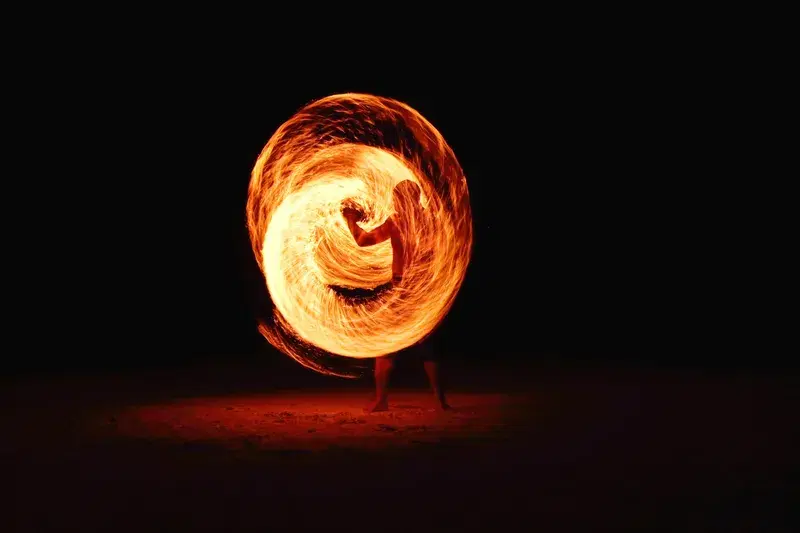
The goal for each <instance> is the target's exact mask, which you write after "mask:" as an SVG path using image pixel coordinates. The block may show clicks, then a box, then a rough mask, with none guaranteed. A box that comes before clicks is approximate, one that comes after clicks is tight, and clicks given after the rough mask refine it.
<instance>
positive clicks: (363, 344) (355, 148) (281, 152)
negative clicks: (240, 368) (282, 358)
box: [247, 94, 472, 377]
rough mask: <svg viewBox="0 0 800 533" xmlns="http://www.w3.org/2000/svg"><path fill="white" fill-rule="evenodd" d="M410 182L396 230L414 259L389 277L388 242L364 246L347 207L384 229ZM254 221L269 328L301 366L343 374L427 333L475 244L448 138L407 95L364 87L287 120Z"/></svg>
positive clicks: (253, 185)
mask: <svg viewBox="0 0 800 533" xmlns="http://www.w3.org/2000/svg"><path fill="white" fill-rule="evenodd" d="M407 180H408V181H411V182H414V183H416V184H417V185H418V186H419V190H420V192H421V193H420V199H419V202H418V204H419V205H420V209H417V210H415V211H414V214H413V216H411V217H410V218H409V217H408V216H407V217H406V219H407V220H408V223H406V224H403V225H402V227H401V229H400V230H399V231H400V233H401V238H402V241H403V242H404V243H405V244H406V246H405V248H406V257H405V269H404V272H403V277H402V281H400V282H399V283H395V284H389V283H388V282H390V280H392V254H393V252H392V245H391V243H390V241H389V240H386V241H384V242H381V243H378V244H375V245H373V246H365V247H359V245H358V244H357V243H356V240H355V239H354V237H353V235H352V234H351V231H350V229H349V228H348V224H347V221H346V220H345V218H344V216H343V214H342V211H343V207H345V206H349V207H352V208H354V209H356V211H357V212H360V213H362V214H363V217H362V218H361V220H360V221H359V222H358V224H359V225H360V227H361V228H362V229H364V230H367V231H369V230H372V229H374V228H377V227H378V226H380V225H381V224H382V223H383V222H385V221H386V220H387V218H389V217H391V216H392V215H395V214H396V213H397V211H398V206H397V205H395V204H396V203H397V200H396V199H395V198H396V197H395V196H394V195H393V191H394V189H395V186H396V185H397V184H399V183H401V182H403V181H407ZM247 224H248V229H249V232H250V239H251V243H252V246H253V252H254V253H255V255H256V258H257V260H258V264H259V266H260V268H261V271H262V273H263V274H264V279H265V280H266V287H267V290H268V291H269V295H270V298H271V300H272V304H273V306H274V310H273V316H272V317H271V318H270V319H269V320H265V321H263V322H262V323H261V324H260V327H259V329H260V331H261V333H262V334H263V335H264V336H265V337H266V339H267V340H268V341H269V342H270V343H271V344H272V345H273V346H275V347H276V348H278V349H279V350H280V351H282V352H284V353H285V354H287V355H289V356H290V357H292V358H293V359H295V360H296V361H297V362H299V363H300V364H302V365H304V366H306V367H308V368H311V369H313V370H316V371H318V372H321V373H324V374H331V375H339V376H343V377H353V376H355V375H358V373H359V371H360V367H361V366H363V365H359V362H361V363H363V362H364V360H365V359H369V358H374V357H380V356H382V355H386V354H388V353H392V352H396V351H399V350H402V349H404V348H407V347H409V346H411V345H413V344H415V343H417V342H419V341H421V340H422V339H424V338H425V337H426V336H428V335H429V334H430V333H431V332H432V331H433V330H434V329H435V328H436V327H437V325H438V324H439V323H440V322H441V321H442V319H443V318H444V317H445V315H446V314H447V313H448V311H449V310H450V308H451V306H452V304H453V301H454V299H455V297H456V294H457V293H458V290H459V288H460V287H461V285H462V282H463V280H464V275H465V273H466V270H467V265H468V263H469V260H470V256H471V252H472V214H471V209H470V203H469V192H468V189H467V181H466V178H465V177H464V173H463V171H462V169H461V166H460V165H459V163H458V161H457V159H456V157H455V154H454V153H453V151H452V150H451V148H450V147H449V146H448V144H447V143H446V142H445V140H444V138H443V137H442V135H441V134H440V133H439V132H438V131H437V130H436V128H434V127H433V125H432V124H431V123H430V122H428V121H427V120H426V119H425V118H424V117H422V116H421V115H420V114H419V113H418V112H417V111H415V110H414V109H412V108H411V107H409V106H408V105H406V104H403V103H401V102H398V101H396V100H392V99H388V98H382V97H378V96H372V95H365V94H340V95H334V96H329V97H327V98H323V99H321V100H318V101H315V102H313V103H311V104H309V105H307V106H305V107H304V108H302V109H301V110H300V111H298V112H297V113H296V114H295V115H294V116H292V117H291V118H290V119H289V120H288V121H287V122H285V123H284V124H283V125H282V126H281V127H280V128H278V130H277V131H276V132H275V134H274V135H273V136H272V137H271V138H270V140H269V142H267V144H266V146H265V147H264V149H263V150H262V152H261V154H260V155H259V157H258V160H257V161H256V164H255V166H254V168H253V171H252V175H251V179H250V187H249V192H248V201H247Z"/></svg>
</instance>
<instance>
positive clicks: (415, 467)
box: [0, 369, 798, 532]
mask: <svg viewBox="0 0 800 533" xmlns="http://www.w3.org/2000/svg"><path fill="white" fill-rule="evenodd" d="M217 375H218V376H224V379H222V378H221V377H220V378H219V380H220V381H219V382H220V383H221V382H222V381H224V382H225V386H224V387H214V386H209V385H208V384H209V383H212V384H213V383H214V374H211V375H205V376H204V377H203V379H202V380H198V381H197V382H193V380H192V378H191V377H187V376H185V375H184V376H182V377H181V379H180V380H178V381H176V380H174V379H171V378H170V377H168V376H159V377H153V376H133V375H131V376H126V377H124V378H123V377H120V376H116V377H112V376H92V377H70V378H62V379H58V380H52V379H51V380H29V381H26V382H24V383H21V382H20V383H14V384H6V385H5V386H4V388H3V389H2V390H3V397H2V400H3V401H2V416H3V439H2V442H0V458H2V469H3V471H4V475H3V478H4V479H5V480H6V481H7V485H6V489H7V490H8V491H9V494H8V496H6V497H5V498H3V501H4V507H5V509H4V510H3V512H2V517H0V530H2V531H5V532H16V531H20V532H22V531H25V532H27V531H82V532H89V531H120V532H126V531H171V532H178V531H348V532H352V531H362V530H364V531H366V530H370V531H415V530H417V531H506V530H509V529H513V530H514V531H516V530H529V531H534V530H535V531H554V532H558V531H620V530H638V531H685V532H693V531H769V532H773V531H774V532H778V531H790V530H791V528H790V527H789V522H788V520H789V518H788V517H789V509H790V506H791V502H790V499H789V494H790V490H791V487H793V486H794V487H796V483H797V477H796V475H794V474H793V473H792V472H793V469H796V467H797V466H798V465H797V456H796V449H797V446H796V445H797V438H796V437H795V435H794V434H795V431H794V430H793V429H792V427H793V426H792V423H791V420H792V416H794V408H793V407H792V406H793V405H794V403H793V402H792V398H794V397H795V394H796V392H795V391H796V390H797V389H796V385H797V380H796V379H794V378H793V377H790V376H789V377H787V376H785V375H784V376H776V375H772V376H765V375H760V376H748V375H742V374H735V375H723V376H719V375H718V376H706V375H702V374H698V373H696V372H695V373H686V372H679V371H669V372H661V371H655V370H652V371H643V370H641V369H640V370H625V371H621V370H602V371H601V370H597V369H595V370H592V371H577V370H575V369H571V370H564V371H558V372H550V373H541V372H540V373H538V374H537V375H536V376H535V377H534V376H531V377H530V378H529V379H521V378H520V376H515V378H517V379H516V381H515V383H517V385H519V384H520V383H522V386H516V387H510V386H501V385H499V384H497V385H496V386H495V387H494V388H495V390H487V389H491V388H492V387H478V388H476V387H470V386H464V387H461V388H459V387H458V383H454V392H453V393H452V395H451V403H452V404H453V406H454V407H455V409H454V411H453V412H450V413H441V412H438V411H436V410H435V409H434V404H433V399H432V398H431V397H430V395H429V394H428V393H427V392H426V391H424V390H423V389H420V388H414V389H402V390H396V391H395V392H394V394H393V395H392V398H391V408H392V409H391V411H389V412H388V413H381V414H372V415H365V414H364V413H363V412H362V411H361V408H362V407H363V406H364V404H365V403H366V401H367V400H368V399H369V397H370V394H371V392H370V390H369V388H368V385H369V383H368V382H366V383H359V384H355V385H353V384H350V385H348V386H342V387H337V386H331V382H327V381H324V380H322V381H316V382H315V383H314V384H313V385H311V386H308V387H301V388H296V387H293V388H287V389H281V388H268V389H266V390H263V391H259V390H257V388H258V387H257V386H253V380H252V379H250V380H248V379H244V378H242V379H241V382H240V383H241V384H240V385H237V382H236V380H235V379H234V378H233V377H232V376H231V374H224V373H219V374H217ZM466 381H468V380H465V382H466ZM479 381H480V376H478V377H477V378H476V379H473V380H472V381H471V382H472V383H475V382H479ZM201 382H202V385H201ZM320 383H324V384H326V385H327V386H326V387H320V386H319V384H320ZM336 383H337V382H333V384H336ZM478 389H480V390H478ZM795 421H796V420H795Z"/></svg>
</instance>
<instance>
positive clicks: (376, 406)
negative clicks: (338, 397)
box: [364, 400, 389, 413]
mask: <svg viewBox="0 0 800 533" xmlns="http://www.w3.org/2000/svg"><path fill="white" fill-rule="evenodd" d="M388 410H389V402H388V400H375V401H374V402H371V403H370V404H369V405H367V406H366V407H365V408H364V412H365V413H380V412H381V411H388Z"/></svg>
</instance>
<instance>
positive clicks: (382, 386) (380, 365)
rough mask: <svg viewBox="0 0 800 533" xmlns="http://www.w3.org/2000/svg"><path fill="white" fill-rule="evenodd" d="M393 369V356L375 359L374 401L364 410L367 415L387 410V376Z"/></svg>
mask: <svg viewBox="0 0 800 533" xmlns="http://www.w3.org/2000/svg"><path fill="white" fill-rule="evenodd" d="M392 368H394V355H386V356H384V357H378V358H377V359H375V401H373V402H372V403H370V404H369V405H368V406H367V407H365V408H364V411H366V412H367V413H375V412H378V411H388V410H389V376H390V375H391V373H392Z"/></svg>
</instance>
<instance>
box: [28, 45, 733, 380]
mask: <svg viewBox="0 0 800 533" xmlns="http://www.w3.org/2000/svg"><path fill="white" fill-rule="evenodd" d="M564 54H565V55H564V56H560V57H558V58H551V59H549V60H542V59H541V58H539V59H537V60H535V61H531V62H530V64H529V67H527V68H525V67H524V62H521V63H518V67H517V68H516V69H515V70H514V73H513V74H510V73H509V72H504V69H503V68H500V67H496V68H494V69H491V70H490V69H488V68H486V69H477V67H475V66H474V65H473V66H469V65H465V66H463V67H460V68H459V67H458V65H457V64H456V65H454V66H453V69H452V72H442V71H436V72H437V74H436V75H429V74H424V73H421V72H420V73H405V75H395V76H393V75H389V74H387V73H384V75H382V76H376V75H371V74H366V73H358V72H348V71H345V72H338V73H337V74H336V75H333V76H332V75H330V73H329V69H321V70H319V71H315V70H314V69H308V70H307V71H305V72H303V73H302V74H297V73H295V72H292V73H289V72H286V73H283V72H281V71H280V69H276V70H272V71H269V70H267V69H263V70H260V69H259V68H257V64H256V63H245V64H236V63H235V62H230V61H228V60H226V58H225V57H224V56H222V57H213V56H205V55H203V54H197V55H193V54H188V53H183V52H179V51H171V52H170V53H163V54H157V55H156V56H153V55H152V54H146V55H144V56H140V55H139V53H138V52H132V53H130V54H129V56H126V57H119V58H117V60H116V61H115V62H113V64H111V63H99V62H96V61H88V62H84V63H81V62H77V63H69V62H67V61H63V62H59V65H60V66H61V67H60V68H61V72H62V73H63V74H64V75H63V76H61V77H59V78H58V79H59V80H61V81H59V82H58V83H57V84H52V85H50V86H49V88H47V89H41V92H40V93H37V94H38V96H37V98H38V104H37V105H40V107H42V106H41V104H43V103H44V104H45V105H44V106H43V107H45V108H46V109H47V112H46V113H42V115H43V116H44V117H43V118H42V119H41V121H40V122H39V123H38V124H39V128H38V129H39V134H41V133H42V131H45V132H46V133H47V134H49V135H47V136H49V137H51V138H60V139H62V141H61V144H62V147H61V148H59V149H56V148H53V150H54V151H58V150H63V152H64V153H63V157H60V155H57V157H56V158H55V160H56V161H57V163H54V164H53V168H54V169H57V176H58V178H59V182H60V187H62V188H63V192H64V195H65V196H64V200H65V201H64V203H63V205H62V206H61V208H60V209H59V210H57V212H58V213H61V212H64V213H65V214H64V215H63V217H62V218H61V220H59V221H57V222H55V224H54V227H51V228H49V230H50V231H51V232H54V233H56V234H57V235H58V236H57V237H56V238H55V239H54V241H55V242H54V244H52V247H53V249H52V252H48V253H47V255H48V256H49V259H48V261H49V262H53V263H54V264H57V265H58V266H57V267H56V266H53V267H43V268H45V270H46V273H45V274H43V275H42V276H40V278H41V279H40V281H39V284H38V286H40V287H42V288H44V291H42V293H43V294H44V296H42V297H41V298H39V299H38V300H36V301H30V302H28V306H27V307H26V308H27V309H29V311H27V313H28V315H29V316H30V317H32V318H33V320H32V321H29V322H32V323H33V324H34V326H33V327H32V328H31V333H30V334H28V338H29V340H30V341H31V342H32V343H33V345H34V346H37V345H41V346H44V345H45V344H47V345H50V344H52V345H56V346H60V347H63V349H64V351H65V352H69V353H71V354H72V355H70V356H69V357H68V358H66V357H65V358H64V359H65V360H67V359H68V360H69V361H70V362H69V363H65V362H64V361H63V360H62V361H61V363H60V364H61V365H66V366H69V365H71V364H78V363H80V364H93V363H94V362H97V361H99V362H103V364H112V365H113V364H114V363H109V362H110V361H121V362H125V363H126V364H127V363H128V362H132V361H136V362H147V363H148V364H150V363H155V364H160V363H161V362H162V361H163V362H170V361H183V360H191V359H192V358H194V357H199V356H201V355H203V356H209V355H211V356H213V355H214V354H247V353H252V352H255V351H259V350H266V349H268V348H266V347H265V342H264V341H263V339H261V337H260V336H259V335H258V333H257V332H256V330H255V319H256V312H257V311H256V310H257V309H258V305H259V296H260V295H259V292H260V291H263V286H262V285H261V281H260V278H259V273H258V271H257V267H256V264H255V260H254V258H253V257H252V255H251V252H250V248H249V243H248V241H247V230H246V228H245V224H244V206H245V200H246V188H247V184H248V180H249V172H250V169H251V167H252V165H253V163H254V161H255V158H256V156H257V155H258V153H259V151H260V149H261V148H262V146H263V145H264V144H265V143H266V141H267V140H268V139H269V137H270V136H271V134H272V133H273V132H274V131H275V129H276V128H277V127H278V126H279V125H280V124H281V123H282V122H283V121H284V120H286V119H287V118H288V117H289V116H290V115H291V114H292V113H293V112H294V111H296V110H297V109H298V108H299V107H301V106H302V105H303V104H305V103H307V102H308V101H310V100H312V99H315V98H319V97H323V96H326V95H329V94H332V93H336V92H345V91H354V92H368V93H374V94H379V95H383V96H389V97H394V98H397V99H400V100H402V101H404V102H406V103H408V104H410V105H411V106H413V107H415V108H416V109H417V110H418V111H420V112H421V113H422V114H423V115H424V116H426V117H427V118H428V119H429V120H430V121H431V122H432V123H433V124H434V125H435V126H436V127H437V128H438V129H439V130H440V131H441V132H442V133H443V134H444V136H445V138H446V139H447V140H448V142H449V143H450V144H451V146H452V147H453V149H454V151H455V153H456V155H457V156H458V157H459V160H460V162H461V164H462V166H463V168H464V170H465V173H466V176H467V179H468V181H469V184H470V187H471V195H472V206H473V215H474V223H475V229H476V234H475V250H474V258H473V261H472V264H471V267H470V270H469V272H468V274H467V279H466V284H465V286H464V288H463V290H462V293H461V294H460V295H459V298H458V300H457V303H456V305H455V307H454V309H453V311H452V313H451V314H450V316H449V317H448V318H447V320H446V321H445V323H444V325H443V326H442V328H441V329H440V331H439V336H438V337H437V338H438V342H440V343H441V344H442V345H443V346H447V348H448V349H450V350H453V351H457V352H459V351H460V352H462V353H464V356H465V357H501V356H502V357H511V355H509V354H514V353H522V354H530V353H541V352H548V351H556V352H560V353H574V354H586V355H582V356H581V357H586V358H592V357H597V358H603V357H606V358H608V357H611V358H627V359H630V360H640V359H641V360H651V359H653V360H673V359H678V360H683V361H685V362H686V361H689V362H691V361H698V360H699V361H704V362H709V361H710V360H711V359H712V358H713V357H714V355H712V354H713V353H716V350H715V349H714V348H719V346H720V342H721V339H724V340H725V342H726V343H728V344H736V342H737V341H736V339H735V338H734V339H731V336H730V335H731V333H730V332H727V331H726V332H724V333H720V334H716V332H717V331H718V330H717V329H715V328H717V325H716V324H715V319H714V317H716V316H717V315H716V314H715V312H712V311H711V309H710V305H711V304H710V302H711V301H712V300H714V299H715V298H716V295H715V293H714V291H715V290H716V286H717V283H716V281H715V279H716V277H717V275H716V274H715V271H714V268H715V267H714V266H713V265H714V261H713V259H714V254H715V251H714V244H713V243H719V242H721V241H722V240H724V238H725V236H724V235H722V236H721V235H720V234H719V232H717V233H716V234H715V236H714V237H713V238H711V237H710V235H712V233H713V232H714V231H715V225H714V224H713V222H709V219H710V218H713V217H711V215H709V214H707V213H708V212H709V208H710V205H711V204H710V203H709V201H708V198H709V196H708V194H707V187H706V184H705V181H704V177H705V176H704V174H703V168H702V167H701V166H697V165H695V164H694V162H695V161H694V155H695V153H696V151H697V145H696V143H695V141H696V137H695V135H694V134H692V132H693V131H695V130H696V129H697V127H698V124H697V123H696V120H695V121H694V122H692V121H690V118H689V117H690V112H689V110H690V108H691V106H693V105H696V103H697V102H696V101H695V99H696V95H695V96H693V95H692V93H691V92H690V91H688V87H689V86H690V84H689V82H688V81H687V79H684V78H681V77H679V76H671V77H670V76H665V75H664V70H663V68H661V67H663V65H661V64H659V63H658V62H657V61H656V63H655V64H656V65H660V66H659V68H647V67H645V66H644V63H643V62H642V61H641V58H640V57H635V56H634V55H633V54H629V55H627V56H618V57H617V58H616V59H615V60H614V61H610V60H609V59H608V57H609V56H604V55H602V54H593V53H592V52H591V49H584V50H583V51H580V52H575V53H572V52H564ZM651 62H652V57H651ZM354 70H355V69H354ZM42 125H44V126H42ZM52 144H54V143H51V145H52ZM42 151H44V149H43V148H39V153H40V154H41V152H42ZM48 155H52V154H48ZM32 157H36V156H35V155H34V156H32ZM53 196H54V198H53V199H54V201H55V202H58V195H53ZM67 198H69V200H68V203H67ZM53 258H56V259H55V261H54V259H53ZM54 273H55V274H54ZM44 279H46V281H42V280H44ZM53 286H58V287H59V288H58V290H55V289H53V288H52V287H53ZM39 316H41V317H43V318H42V319H41V320H40V319H38V317H39ZM37 324H38V325H37ZM42 331H47V332H48V333H47V334H43V333H42ZM719 331H720V332H722V331H723V330H719ZM734 335H735V334H734ZM709 347H710V348H709ZM498 354H504V355H498ZM29 362H30V361H29ZM31 364H33V365H34V366H37V367H38V366H42V367H46V366H47V363H45V362H43V361H40V360H37V361H36V362H34V363H31Z"/></svg>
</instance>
